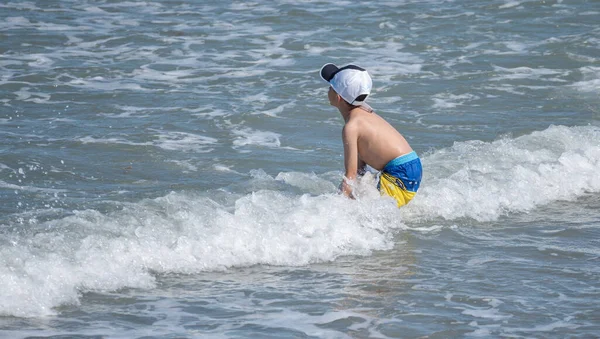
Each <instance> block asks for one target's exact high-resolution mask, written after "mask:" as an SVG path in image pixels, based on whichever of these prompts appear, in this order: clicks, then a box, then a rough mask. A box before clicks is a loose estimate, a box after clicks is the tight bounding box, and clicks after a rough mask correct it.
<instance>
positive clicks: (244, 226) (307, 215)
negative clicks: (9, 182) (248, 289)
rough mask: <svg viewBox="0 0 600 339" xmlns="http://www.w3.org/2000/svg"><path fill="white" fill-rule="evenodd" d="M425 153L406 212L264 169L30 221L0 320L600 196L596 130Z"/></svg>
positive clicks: (361, 250)
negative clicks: (225, 183) (213, 185)
mask: <svg viewBox="0 0 600 339" xmlns="http://www.w3.org/2000/svg"><path fill="white" fill-rule="evenodd" d="M421 156H422V160H423V164H424V169H425V177H424V180H423V184H422V188H421V191H420V192H419V194H418V195H417V197H416V198H415V200H413V202H411V204H409V205H408V206H407V207H405V208H402V209H397V208H396V207H395V205H394V202H393V200H392V199H391V198H387V197H380V196H379V193H378V192H377V191H376V189H375V180H376V178H375V177H374V176H373V175H370V174H369V175H367V176H365V178H363V180H362V181H361V182H360V183H358V186H357V187H356V194H357V200H349V199H346V198H344V197H342V196H340V195H339V194H337V189H336V187H337V184H338V182H337V180H339V178H340V177H341V176H340V175H339V173H338V174H337V175H332V173H325V174H322V175H318V174H314V173H298V172H282V173H279V174H278V175H276V176H270V175H268V174H267V173H265V172H264V171H260V170H259V171H255V172H253V173H251V174H250V176H249V177H250V179H249V180H251V181H254V184H253V187H257V189H255V190H254V192H252V193H249V194H245V193H235V192H226V191H223V190H219V191H218V192H172V193H170V194H168V195H166V196H163V197H160V198H157V199H148V200H143V201H139V202H136V203H130V204H127V205H125V207H124V208H122V209H120V210H117V211H113V212H110V213H101V212H99V211H97V210H93V209H90V210H83V211H76V212H74V213H73V215H71V216H68V217H66V218H62V219H56V220H52V221H48V222H44V223H39V224H35V223H37V221H35V218H32V219H31V220H33V221H32V222H33V223H34V224H32V225H29V226H30V227H28V228H27V230H28V231H22V232H16V233H11V234H5V235H3V236H2V242H3V246H2V247H0V259H1V260H0V263H1V264H0V281H3V288H2V290H0V314H2V315H11V316H19V317H33V316H43V315H48V314H53V313H54V310H53V309H54V308H55V307H57V306H59V305H63V304H77V303H78V302H79V298H80V297H81V293H82V292H85V291H112V290H117V289H120V288H125V287H128V288H152V287H154V286H155V284H156V280H155V279H156V278H155V276H156V274H168V273H181V274H194V273H199V272H206V271H220V270H226V269H228V268H230V267H247V266H253V265H284V266H302V265H308V264H312V263H319V262H328V261H332V260H336V259H337V258H339V257H340V256H349V255H360V256H364V255H370V254H371V253H372V252H373V251H378V250H389V249H391V248H393V247H394V246H395V245H396V242H395V240H394V235H395V234H397V232H399V231H400V230H411V229H414V230H416V231H419V230H422V229H424V228H425V229H428V228H427V227H429V226H431V225H429V221H431V220H433V221H435V220H454V221H457V220H459V219H461V218H470V219H474V220H477V221H490V220H497V219H498V218H499V217H501V216H510V214H511V213H516V212H525V211H533V210H535V208H536V207H539V206H542V205H549V204H552V203H553V202H556V201H561V200H574V199H577V198H578V197H581V196H583V195H585V194H590V193H598V192H600V178H599V177H598V175H597V173H598V172H599V170H600V128H598V127H594V126H580V127H565V126H552V127H550V128H548V129H546V130H544V131H540V132H534V133H531V134H528V135H523V136H519V137H516V138H510V137H504V138H501V139H499V140H496V141H493V142H482V141H469V142H459V143H456V144H455V145H453V146H452V147H449V148H445V149H441V150H437V151H433V152H430V153H426V154H422V155H421ZM274 184H278V185H274ZM274 187H276V188H279V190H278V189H275V188H274ZM215 193H218V194H215ZM218 195H220V196H224V197H225V198H216V197H215V196H218ZM424 224H425V225H426V226H427V227H425V226H424Z"/></svg>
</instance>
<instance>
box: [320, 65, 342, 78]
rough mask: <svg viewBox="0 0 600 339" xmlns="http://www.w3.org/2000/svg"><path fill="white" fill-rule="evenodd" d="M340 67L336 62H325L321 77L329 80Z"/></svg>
mask: <svg viewBox="0 0 600 339" xmlns="http://www.w3.org/2000/svg"><path fill="white" fill-rule="evenodd" d="M339 70H340V69H339V68H338V67H337V66H336V65H334V64H325V65H324V66H323V67H321V78H323V80H325V81H327V82H329V81H331V79H333V76H334V75H335V74H336V73H337V72H338V71H339Z"/></svg>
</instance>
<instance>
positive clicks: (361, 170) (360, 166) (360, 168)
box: [357, 154, 367, 177]
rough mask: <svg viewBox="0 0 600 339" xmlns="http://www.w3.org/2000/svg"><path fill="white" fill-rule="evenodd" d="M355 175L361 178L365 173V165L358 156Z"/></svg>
mask: <svg viewBox="0 0 600 339" xmlns="http://www.w3.org/2000/svg"><path fill="white" fill-rule="evenodd" d="M357 168H358V169H357V174H358V176H361V177H362V176H363V175H365V173H367V163H366V162H364V161H363V160H362V159H361V158H360V154H359V155H358V167H357Z"/></svg>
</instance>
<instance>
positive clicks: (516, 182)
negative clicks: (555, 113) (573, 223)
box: [402, 126, 600, 221]
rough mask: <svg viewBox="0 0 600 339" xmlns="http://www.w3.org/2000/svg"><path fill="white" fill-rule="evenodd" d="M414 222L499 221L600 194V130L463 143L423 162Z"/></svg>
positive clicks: (559, 130) (554, 129) (555, 129)
mask: <svg viewBox="0 0 600 339" xmlns="http://www.w3.org/2000/svg"><path fill="white" fill-rule="evenodd" d="M423 163H424V178H423V183H422V188H421V190H420V191H419V194H417V196H416V198H415V199H414V201H413V202H411V204H410V205H409V206H408V207H407V208H405V209H403V210H402V212H403V214H404V215H405V216H406V217H408V218H410V219H411V220H417V219H422V218H425V219H429V218H435V217H442V218H445V219H450V220H452V219H457V218H463V217H467V218H473V219H476V220H479V221H485V220H495V219H497V218H498V217H500V216H501V215H505V214H507V213H514V212H522V211H529V210H531V209H533V208H536V207H537V206H541V205H545V204H548V203H552V202H554V201H559V200H573V199H576V198H578V197H580V196H582V195H584V194H586V193H589V192H600V176H598V175H597V173H599V172H600V128H599V127H595V126H582V127H565V126H551V127H550V128H548V129H547V130H544V131H541V132H534V133H532V134H529V135H524V136H521V137H518V138H515V139H510V138H502V139H500V140H497V141H494V142H491V143H485V142H481V141H469V142H457V143H455V145H454V146H452V147H451V148H448V149H442V150H439V151H436V152H434V153H432V154H430V155H427V156H425V157H424V159H423Z"/></svg>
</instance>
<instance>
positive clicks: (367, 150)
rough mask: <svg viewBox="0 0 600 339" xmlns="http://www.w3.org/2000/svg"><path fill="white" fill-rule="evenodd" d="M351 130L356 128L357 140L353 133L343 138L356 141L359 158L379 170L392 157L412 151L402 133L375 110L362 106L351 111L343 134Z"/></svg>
mask: <svg viewBox="0 0 600 339" xmlns="http://www.w3.org/2000/svg"><path fill="white" fill-rule="evenodd" d="M349 130H356V133H355V136H356V140H353V138H354V136H352V135H347V136H344V135H343V136H342V138H343V139H344V140H345V141H346V140H347V141H348V142H356V144H357V152H358V157H359V160H362V161H364V162H365V163H366V164H368V165H369V166H371V167H373V168H374V169H376V170H378V171H381V170H382V169H383V167H384V166H385V165H386V164H387V163H388V162H390V161H391V160H392V159H395V158H397V157H399V156H401V155H404V154H407V153H410V152H412V148H411V147H410V145H409V144H408V142H407V141H406V139H404V137H403V136H402V134H400V133H399V132H398V131H397V130H396V129H395V128H394V127H393V126H392V125H390V124H389V123H388V122H387V121H385V120H384V119H383V118H382V117H380V116H379V115H377V114H376V113H375V112H373V111H370V110H367V109H364V108H362V107H360V108H355V109H353V110H351V111H350V114H349V117H348V121H347V122H346V125H345V126H344V129H343V132H342V134H346V131H349Z"/></svg>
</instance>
